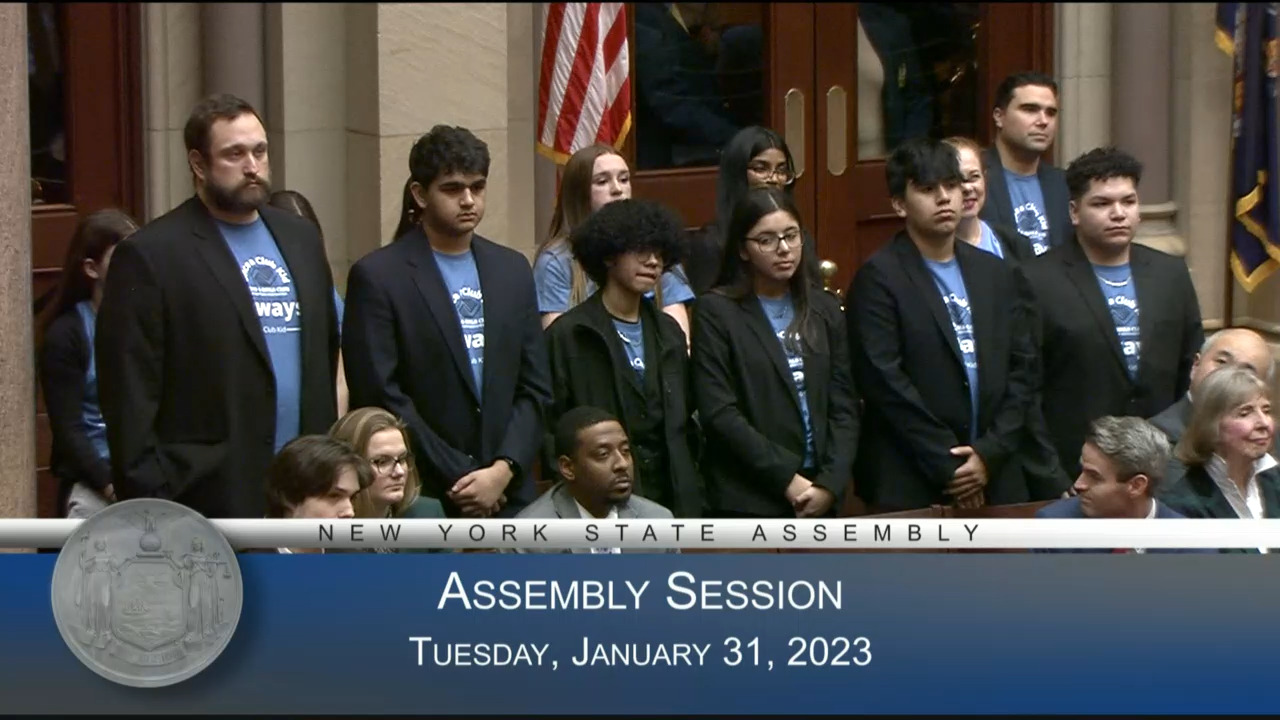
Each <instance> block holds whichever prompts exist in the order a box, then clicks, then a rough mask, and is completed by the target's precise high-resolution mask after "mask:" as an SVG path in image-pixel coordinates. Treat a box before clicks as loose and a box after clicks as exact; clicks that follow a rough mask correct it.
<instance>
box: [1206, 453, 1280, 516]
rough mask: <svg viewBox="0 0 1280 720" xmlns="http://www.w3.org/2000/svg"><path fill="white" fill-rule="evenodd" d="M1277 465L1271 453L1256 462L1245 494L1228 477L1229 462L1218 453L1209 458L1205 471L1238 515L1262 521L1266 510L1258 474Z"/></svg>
mask: <svg viewBox="0 0 1280 720" xmlns="http://www.w3.org/2000/svg"><path fill="white" fill-rule="evenodd" d="M1277 465H1280V463H1277V462H1276V459H1275V458H1273V457H1271V454H1270V453H1267V454H1265V455H1263V456H1262V457H1260V458H1258V459H1257V460H1255V461H1254V463H1253V475H1251V476H1250V477H1249V482H1248V484H1247V485H1246V486H1245V492H1244V493H1241V492H1240V486H1239V485H1236V483H1235V482H1234V481H1233V480H1232V479H1231V478H1230V477H1229V476H1228V475H1227V461H1226V460H1223V459H1222V457H1221V456H1220V455H1218V454H1217V453H1214V454H1213V457H1211V458H1209V462H1208V463H1205V470H1206V471H1207V472H1208V473H1209V477H1211V478H1213V482H1214V484H1216V485H1217V486H1218V490H1220V491H1221V492H1222V494H1223V496H1225V497H1226V498H1227V502H1228V503H1230V504H1231V509H1232V510H1235V511H1236V515H1238V516H1240V517H1242V518H1246V519H1251V518H1256V519H1262V518H1263V517H1264V516H1265V512H1266V509H1265V508H1264V507H1263V502H1262V492H1261V489H1260V488H1259V486H1258V474H1259V473H1261V472H1265V471H1267V470H1270V469H1271V468H1274V467H1276V466H1277Z"/></svg>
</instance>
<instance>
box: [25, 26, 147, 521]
mask: <svg viewBox="0 0 1280 720" xmlns="http://www.w3.org/2000/svg"><path fill="white" fill-rule="evenodd" d="M140 9H141V6H140V5H139V4H137V3H28V4H27V41H28V42H27V50H28V54H27V57H28V60H27V63H28V73H27V76H28V100H29V108H30V116H31V196H32V197H31V199H32V202H31V290H32V297H33V298H35V301H36V302H35V304H36V308H35V309H38V308H40V307H41V306H42V301H45V300H47V299H48V296H49V292H50V291H51V290H52V289H53V287H54V285H55V284H56V283H57V280H58V277H59V275H60V274H61V272H62V266H63V262H64V260H65V257H66V253H67V246H68V245H69V243H70V241H71V236H72V233H73V232H74V231H75V227H76V223H77V222H78V221H79V219H80V218H81V217H83V216H84V215H86V214H87V213H91V212H93V211H95V210H100V209H102V208H107V207H116V208H121V209H123V210H125V211H127V212H129V213H130V214H131V215H133V216H134V217H135V218H136V219H138V220H139V221H142V220H143V217H142V211H143V184H142V129H141V128H142V94H141V82H140V78H141V73H140V70H141V66H140V62H141V60H140V57H141V45H140V35H141V15H140V12H141V10H140ZM38 384H39V383H38V382H37V386H38ZM34 411H35V413H36V468H37V472H36V477H35V478H34V482H35V483H36V488H37V490H36V506H37V513H38V516H39V517H58V516H59V515H60V512H59V508H57V507H56V498H57V481H56V480H55V479H54V477H53V476H52V474H51V473H50V472H49V449H50V444H51V439H52V436H51V433H50V430H49V422H48V417H47V415H46V414H45V408H44V400H43V398H42V397H40V393H39V391H38V388H37V397H36V403H35V408H34Z"/></svg>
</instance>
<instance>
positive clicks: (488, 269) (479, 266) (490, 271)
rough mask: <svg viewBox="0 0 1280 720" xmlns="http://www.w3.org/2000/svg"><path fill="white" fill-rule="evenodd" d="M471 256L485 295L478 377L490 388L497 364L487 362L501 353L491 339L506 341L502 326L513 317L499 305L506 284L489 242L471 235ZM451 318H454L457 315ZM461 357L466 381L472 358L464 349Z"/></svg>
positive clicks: (459, 330) (473, 390) (459, 331)
mask: <svg viewBox="0 0 1280 720" xmlns="http://www.w3.org/2000/svg"><path fill="white" fill-rule="evenodd" d="M471 254H472V255H473V256H474V257H475V259H476V273H477V274H478V275H479V276H480V292H482V293H484V299H483V301H482V302H483V303H484V365H483V366H482V367H481V368H480V377H481V378H482V379H483V380H484V387H490V386H491V385H492V380H493V378H492V377H491V373H493V372H496V371H495V370H493V367H494V365H495V364H496V363H492V362H489V359H490V358H497V357H498V356H499V355H500V354H501V353H502V349H501V348H500V347H497V346H496V345H490V343H489V340H490V339H493V340H494V341H495V342H497V341H498V340H499V339H500V338H504V337H506V336H507V335H508V333H506V332H505V331H504V329H503V328H502V327H501V324H502V323H503V322H504V321H505V320H506V319H507V318H508V317H509V316H515V315H514V314H513V313H511V312H508V310H507V309H506V308H505V307H503V306H502V305H501V299H502V298H504V297H506V296H507V295H506V293H503V292H498V291H497V288H499V287H501V286H502V285H503V283H504V282H506V278H504V277H502V273H501V271H500V270H499V268H498V264H497V263H498V257H497V254H496V253H494V252H493V247H492V246H491V245H490V244H489V241H488V240H486V239H485V238H483V237H481V236H479V235H473V236H472V238H471ZM432 264H433V265H434V264H435V263H432ZM485 288H489V292H485ZM454 314H455V316H456V315H457V313H456V312H455V313H454ZM458 328H459V329H458V333H459V337H461V333H462V329H461V328H462V326H461V325H459V326H458ZM491 351H494V352H491ZM462 356H463V358H465V359H466V360H467V377H471V358H470V356H468V355H467V354H466V348H463V353H462ZM471 391H472V392H475V383H474V378H472V387H471ZM481 393H483V390H482V391H481ZM478 394H480V393H477V395H478Z"/></svg>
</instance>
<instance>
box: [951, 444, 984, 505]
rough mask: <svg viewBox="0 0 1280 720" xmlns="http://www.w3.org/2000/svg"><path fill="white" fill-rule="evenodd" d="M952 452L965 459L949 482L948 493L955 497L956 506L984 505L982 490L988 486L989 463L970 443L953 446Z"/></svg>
mask: <svg viewBox="0 0 1280 720" xmlns="http://www.w3.org/2000/svg"><path fill="white" fill-rule="evenodd" d="M951 454H952V455H953V456H955V457H962V458H964V459H965V461H964V463H962V464H961V465H960V467H958V468H956V472H955V474H954V475H953V476H952V477H951V482H950V483H948V484H947V490H946V493H947V494H948V495H950V496H951V497H953V498H955V503H956V507H959V508H964V509H973V508H979V507H982V505H983V503H984V502H985V500H984V498H983V494H982V491H983V489H984V488H985V487H986V486H987V464H986V463H985V462H983V461H982V456H981V455H979V454H978V453H977V451H975V450H974V449H973V448H972V447H969V446H968V445H960V446H957V447H953V448H951Z"/></svg>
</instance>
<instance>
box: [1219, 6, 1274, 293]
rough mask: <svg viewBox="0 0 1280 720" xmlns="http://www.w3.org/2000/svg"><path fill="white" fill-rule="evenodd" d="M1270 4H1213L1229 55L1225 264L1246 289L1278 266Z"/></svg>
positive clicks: (1222, 46) (1272, 14)
mask: <svg viewBox="0 0 1280 720" xmlns="http://www.w3.org/2000/svg"><path fill="white" fill-rule="evenodd" d="M1276 5H1277V4H1276V3H1218V13H1217V28H1216V30H1215V40H1216V42H1217V43H1218V46H1219V47H1221V48H1222V49H1223V50H1225V51H1226V52H1228V53H1230V54H1231V55H1232V56H1233V58H1234V61H1235V73H1234V76H1233V82H1232V115H1231V118H1232V119H1231V197H1230V202H1231V204H1232V212H1231V215H1232V220H1231V224H1230V243H1231V268H1232V271H1233V272H1234V274H1235V276H1236V279H1237V280H1238V281H1239V282H1240V284H1241V285H1243V286H1244V288H1245V289H1246V290H1247V291H1249V292H1252V291H1253V290H1254V288H1256V287H1257V286H1258V285H1259V284H1260V283H1261V282H1262V281H1263V280H1265V279H1266V278H1267V277H1269V276H1270V275H1271V274H1272V273H1273V272H1275V271H1276V269H1277V268H1280V227H1278V225H1280V188H1278V187H1277V183H1280V174H1278V173H1280V144H1278V143H1277V139H1276V132H1277V125H1276V123H1277V117H1276V77H1277V74H1280V54H1278V50H1277V36H1276Z"/></svg>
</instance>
